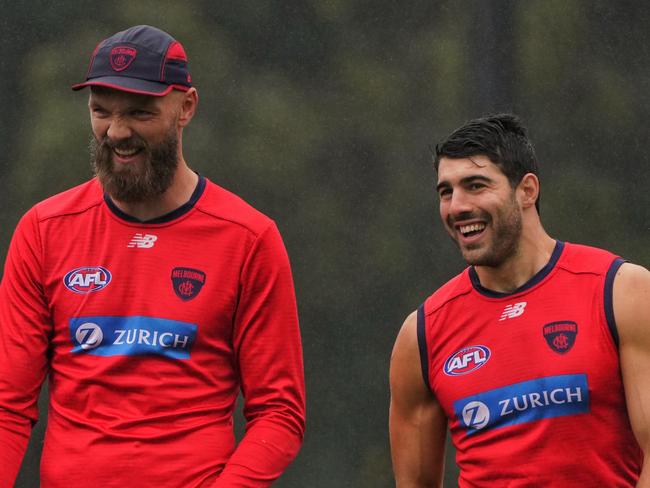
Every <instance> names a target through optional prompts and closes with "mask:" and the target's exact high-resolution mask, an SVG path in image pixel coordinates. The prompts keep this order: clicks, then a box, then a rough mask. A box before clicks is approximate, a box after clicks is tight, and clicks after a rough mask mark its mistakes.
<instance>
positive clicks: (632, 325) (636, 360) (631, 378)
mask: <svg viewBox="0 0 650 488" xmlns="http://www.w3.org/2000/svg"><path fill="white" fill-rule="evenodd" d="M614 315H615V317H616V326H617V329H618V333H619V339H620V345H619V351H620V361H621V371H622V374H623V384H624V386H625V398H626V401H627V410H628V415H629V417H630V423H631V424H632V430H633V431H634V435H635V436H636V439H637V441H638V442H639V445H640V446H641V449H642V450H643V453H644V463H643V469H642V471H641V477H640V479H639V482H638V484H637V488H650V272H648V270H646V269H645V268H642V267H641V266H636V265H634V264H629V263H626V264H623V265H622V266H621V268H620V269H619V271H618V273H617V275H616V279H615V281H614Z"/></svg>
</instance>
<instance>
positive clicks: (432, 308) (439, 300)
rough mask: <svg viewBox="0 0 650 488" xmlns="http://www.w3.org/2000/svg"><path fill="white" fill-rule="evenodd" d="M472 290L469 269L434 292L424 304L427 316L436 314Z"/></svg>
mask: <svg viewBox="0 0 650 488" xmlns="http://www.w3.org/2000/svg"><path fill="white" fill-rule="evenodd" d="M471 290H472V282H471V281H470V279H469V268H465V269H464V270H463V271H462V272H461V273H459V274H457V275H456V276H454V277H453V278H452V279H450V280H449V281H447V282H446V283H445V284H444V285H442V286H441V287H440V288H438V289H437V290H436V291H434V292H433V294H431V295H430V296H429V297H428V298H427V299H426V300H425V302H424V311H425V314H430V313H434V312H436V311H437V310H440V309H441V308H442V307H444V306H445V305H446V304H448V303H450V302H452V301H454V300H456V299H458V298H460V297H463V296H466V295H467V294H468V293H470V292H471Z"/></svg>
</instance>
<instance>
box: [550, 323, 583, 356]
mask: <svg viewBox="0 0 650 488" xmlns="http://www.w3.org/2000/svg"><path fill="white" fill-rule="evenodd" d="M542 333H543V334H544V339H546V343H547V344H548V346H549V347H550V348H551V349H553V350H554V351H555V352H557V353H558V354H565V353H567V352H569V351H570V350H571V348H572V347H573V345H574V344H575V342H576V336H577V335H578V324H576V323H575V322H571V321H570V320H560V321H558V322H551V323H550V324H546V325H545V326H544V328H543V329H542Z"/></svg>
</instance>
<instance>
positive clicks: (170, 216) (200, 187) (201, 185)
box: [104, 175, 206, 224]
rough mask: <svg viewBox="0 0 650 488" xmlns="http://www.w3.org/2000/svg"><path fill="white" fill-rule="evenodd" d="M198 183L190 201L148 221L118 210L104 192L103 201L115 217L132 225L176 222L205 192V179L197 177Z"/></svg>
mask: <svg viewBox="0 0 650 488" xmlns="http://www.w3.org/2000/svg"><path fill="white" fill-rule="evenodd" d="M198 177H199V181H198V183H197V184H196V188H194V191H193V192H192V196H190V199H189V200H188V201H187V202H185V203H184V204H183V205H181V206H180V207H178V208H177V209H175V210H172V211H171V212H169V213H166V214H165V215H161V216H160V217H156V218H154V219H149V220H140V219H138V218H137V217H133V216H132V215H129V214H127V213H125V212H123V211H122V210H120V209H119V208H118V206H117V205H115V203H114V202H113V200H111V197H110V196H109V195H108V193H106V192H104V201H105V202H106V206H107V207H108V209H109V210H110V211H111V212H113V214H115V216H117V217H119V218H120V219H122V220H125V221H126V222H130V223H134V224H165V223H167V222H171V221H172V220H176V219H177V218H179V217H181V216H183V215H185V214H186V213H187V212H189V211H190V210H192V209H193V208H194V205H196V202H197V201H198V200H199V198H201V195H203V192H204V190H205V185H206V180H205V177H203V176H201V175H198Z"/></svg>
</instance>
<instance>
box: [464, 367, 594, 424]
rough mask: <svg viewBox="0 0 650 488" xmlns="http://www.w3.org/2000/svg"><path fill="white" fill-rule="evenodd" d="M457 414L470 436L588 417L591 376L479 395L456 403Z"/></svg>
mask: <svg viewBox="0 0 650 488" xmlns="http://www.w3.org/2000/svg"><path fill="white" fill-rule="evenodd" d="M454 412H455V414H456V417H457V418H458V421H459V422H460V425H461V426H462V427H464V428H465V429H466V431H467V433H468V434H475V433H477V432H480V431H483V430H488V429H498V428H502V427H507V426H510V425H516V424H523V423H527V422H533V421H535V420H541V419H548V418H553V417H562V416H565V415H576V414H579V413H587V412H589V387H588V384H587V375H585V374H574V375H559V376H547V377H544V378H537V379H534V380H530V381H524V382H522V383H515V384H512V385H507V386H504V387H502V388H497V389H495V390H489V391H485V392H481V393H477V394H476V395H471V396H468V397H465V398H461V399H460V400H456V401H455V402H454Z"/></svg>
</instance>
